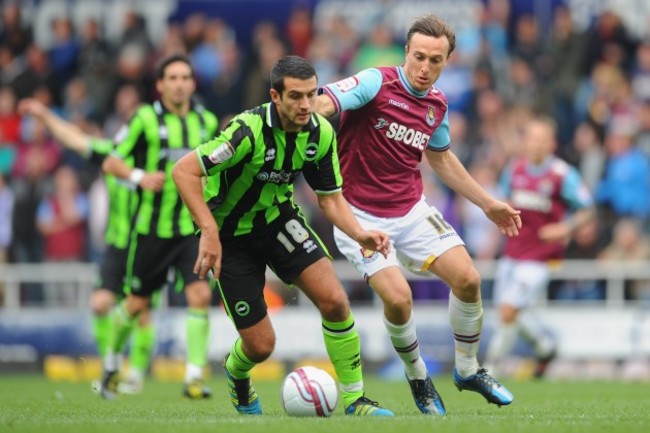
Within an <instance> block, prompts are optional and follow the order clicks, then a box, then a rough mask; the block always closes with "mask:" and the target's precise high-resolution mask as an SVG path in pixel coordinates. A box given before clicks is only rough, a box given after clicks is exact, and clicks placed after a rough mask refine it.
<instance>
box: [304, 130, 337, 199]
mask: <svg viewBox="0 0 650 433" xmlns="http://www.w3.org/2000/svg"><path fill="white" fill-rule="evenodd" d="M323 121H325V120H324V119H323ZM321 134H322V138H321V141H320V146H319V149H318V150H319V151H318V154H317V156H316V159H315V160H314V161H312V162H310V163H308V164H305V166H304V167H303V170H302V172H303V175H304V176H305V180H306V181H307V183H308V184H309V186H310V187H311V188H312V189H313V190H314V192H315V193H316V194H334V193H337V192H340V191H341V188H342V187H343V176H341V167H340V164H339V158H338V153H337V151H336V149H337V144H336V135H335V133H334V129H333V128H332V127H331V126H330V127H329V128H325V127H321Z"/></svg>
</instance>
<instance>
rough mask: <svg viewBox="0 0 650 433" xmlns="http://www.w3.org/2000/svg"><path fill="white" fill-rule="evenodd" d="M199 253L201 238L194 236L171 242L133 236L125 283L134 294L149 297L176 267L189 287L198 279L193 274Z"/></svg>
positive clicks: (179, 238)
mask: <svg viewBox="0 0 650 433" xmlns="http://www.w3.org/2000/svg"><path fill="white" fill-rule="evenodd" d="M198 251H199V238H197V237H196V236H194V235H190V236H178V237H175V238H170V239H162V238H159V237H157V236H149V235H140V234H137V235H134V237H132V238H131V243H130V245H129V255H128V259H127V265H126V278H125V284H126V286H127V287H128V288H129V289H130V291H131V293H133V294H134V295H136V296H142V297H149V296H151V295H152V294H153V293H154V292H156V291H158V290H160V289H161V288H162V287H163V286H164V284H165V282H166V281H167V273H168V271H169V268H170V267H174V268H175V270H176V271H177V272H178V274H179V275H180V276H182V278H183V282H184V284H185V286H187V285H188V284H190V283H193V282H195V281H197V280H198V279H199V276H198V275H197V274H195V273H194V263H195V262H196V257H197V255H198Z"/></svg>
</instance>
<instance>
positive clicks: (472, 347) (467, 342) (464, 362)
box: [449, 293, 483, 377]
mask: <svg viewBox="0 0 650 433" xmlns="http://www.w3.org/2000/svg"><path fill="white" fill-rule="evenodd" d="M449 321H450V322H451V329H452V330H453V331H454V346H455V352H456V356H455V358H456V370H457V371H458V374H460V375H461V377H468V376H471V375H473V374H476V372H477V371H478V368H479V365H478V360H477V359H476V355H477V354H478V346H479V341H480V338H481V328H482V326H483V307H482V303H481V301H479V302H475V303H467V302H463V301H461V300H460V299H458V298H457V297H456V296H454V294H453V293H449Z"/></svg>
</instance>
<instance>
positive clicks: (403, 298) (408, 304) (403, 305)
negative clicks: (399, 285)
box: [383, 291, 413, 317]
mask: <svg viewBox="0 0 650 433" xmlns="http://www.w3.org/2000/svg"><path fill="white" fill-rule="evenodd" d="M383 301H384V308H386V309H387V310H389V311H391V312H392V313H393V314H400V313H404V314H406V313H408V314H406V317H408V316H409V315H410V311H411V310H412V309H413V296H412V295H411V293H410V292H398V291H395V292H391V293H390V296H389V297H386V298H385V299H384V300H383ZM404 314H400V315H404Z"/></svg>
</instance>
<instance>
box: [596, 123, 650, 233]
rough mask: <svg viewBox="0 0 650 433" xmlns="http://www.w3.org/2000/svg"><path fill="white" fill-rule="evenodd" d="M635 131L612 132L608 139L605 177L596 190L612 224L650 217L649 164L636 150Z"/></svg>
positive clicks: (642, 154)
mask: <svg viewBox="0 0 650 433" xmlns="http://www.w3.org/2000/svg"><path fill="white" fill-rule="evenodd" d="M634 133H635V131H634V130H630V129H628V128H627V127H621V128H613V129H612V130H610V131H608V133H607V137H606V138H605V151H606V152H607V163H606V166H605V175H604V177H603V178H602V179H601V180H600V182H599V184H598V187H597V189H596V201H597V202H598V203H600V204H601V205H603V206H605V207H606V209H607V210H609V211H610V212H611V216H610V217H611V218H612V219H613V222H615V221H616V220H618V219H619V218H621V217H634V218H637V219H639V220H640V221H643V222H645V221H646V220H647V218H648V216H650V163H649V161H648V158H647V156H646V155H645V154H644V153H643V152H642V151H641V150H639V149H638V148H637V147H636V146H635V142H634Z"/></svg>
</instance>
